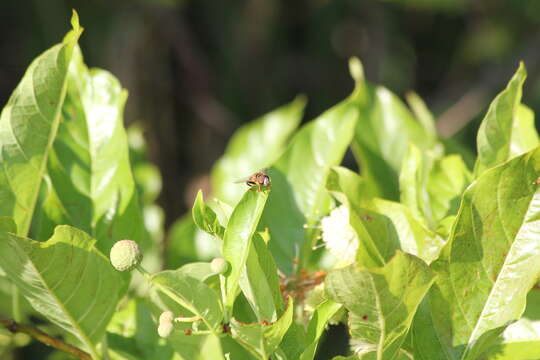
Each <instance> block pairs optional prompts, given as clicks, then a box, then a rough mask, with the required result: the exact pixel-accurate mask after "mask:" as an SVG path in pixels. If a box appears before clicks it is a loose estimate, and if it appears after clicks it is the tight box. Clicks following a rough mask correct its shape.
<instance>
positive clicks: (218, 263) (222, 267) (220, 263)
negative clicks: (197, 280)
mask: <svg viewBox="0 0 540 360" xmlns="http://www.w3.org/2000/svg"><path fill="white" fill-rule="evenodd" d="M210 269H212V271H213V272H215V273H216V274H225V273H226V272H227V270H229V263H228V262H227V260H225V259H223V258H215V259H214V260H212V262H211V263H210Z"/></svg>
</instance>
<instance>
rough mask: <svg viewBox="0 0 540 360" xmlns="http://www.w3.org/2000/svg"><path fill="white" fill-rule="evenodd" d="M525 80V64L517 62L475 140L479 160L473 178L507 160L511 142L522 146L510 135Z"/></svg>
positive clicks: (490, 106) (516, 138)
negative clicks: (514, 71) (517, 64)
mask: <svg viewBox="0 0 540 360" xmlns="http://www.w3.org/2000/svg"><path fill="white" fill-rule="evenodd" d="M526 77H527V72H526V70H525V65H523V63H520V64H519V68H518V69H517V71H516V73H515V74H514V76H513V77H512V79H510V82H509V83H508V85H507V87H506V89H504V90H503V91H502V92H501V93H499V95H497V97H495V99H494V100H493V102H492V103H491V104H490V105H489V109H488V111H487V113H486V116H485V117H484V119H483V120H482V124H481V125H480V129H479V130H478V136H477V140H476V141H477V150H478V158H477V160H476V164H475V168H474V174H475V176H476V177H478V176H479V175H481V174H482V172H484V171H485V170H486V169H489V168H491V167H494V166H496V165H498V164H500V163H502V162H504V161H507V160H508V159H510V158H511V156H512V151H511V148H512V142H513V140H514V141H517V143H518V144H520V143H522V140H521V139H519V137H516V136H513V135H512V132H513V128H514V122H515V120H514V119H515V118H516V117H517V113H518V108H519V104H520V102H521V95H522V88H523V83H524V82H525V78H526ZM522 115H523V114H522ZM518 123H519V125H517V126H520V125H524V124H523V123H526V120H522V121H518Z"/></svg>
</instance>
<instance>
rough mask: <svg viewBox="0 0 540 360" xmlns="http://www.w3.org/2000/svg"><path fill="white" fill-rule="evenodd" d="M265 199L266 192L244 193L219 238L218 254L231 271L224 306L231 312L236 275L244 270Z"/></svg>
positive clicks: (237, 276)
mask: <svg viewBox="0 0 540 360" xmlns="http://www.w3.org/2000/svg"><path fill="white" fill-rule="evenodd" d="M267 198H268V192H267V191H256V188H252V189H250V190H248V191H246V193H245V194H244V196H243V197H242V199H241V200H240V202H239V203H238V204H237V205H236V207H235V208H234V210H233V213H232V214H231V218H230V219H229V223H228V224H227V229H226V230H225V235H224V236H223V247H222V253H223V257H224V258H225V260H227V261H228V262H229V265H230V266H231V269H230V270H229V272H228V273H227V303H226V304H225V306H226V308H227V309H228V310H229V311H231V310H232V307H233V305H234V300H235V298H236V295H237V291H238V286H239V281H240V275H241V274H242V272H243V271H244V267H245V265H246V261H247V258H248V254H249V253H250V248H251V246H252V244H251V243H252V237H253V235H254V234H255V232H256V230H257V225H258V224H259V219H260V218H261V214H262V212H263V209H264V206H265V204H266V199H267Z"/></svg>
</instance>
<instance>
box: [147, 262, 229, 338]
mask: <svg viewBox="0 0 540 360" xmlns="http://www.w3.org/2000/svg"><path fill="white" fill-rule="evenodd" d="M151 282H152V283H153V284H154V285H156V286H157V288H158V290H160V291H161V292H163V293H164V294H165V295H167V296H168V297H170V298H171V299H173V300H174V301H175V302H177V303H178V304H180V305H181V306H183V307H184V308H186V309H187V310H189V311H190V312H192V313H193V315H195V316H200V318H201V320H202V322H203V323H204V324H205V325H206V327H207V330H210V331H212V332H214V333H217V331H218V329H219V328H220V326H221V321H222V320H223V309H222V306H221V302H220V301H219V295H218V294H217V293H216V292H215V291H214V290H212V289H211V288H210V287H209V286H208V285H206V284H205V283H204V282H202V281H201V280H198V279H196V278H194V277H192V276H190V275H188V274H186V273H185V271H184V270H182V268H180V269H178V270H174V271H173V270H166V271H162V272H160V273H157V274H155V275H153V276H152V277H151Z"/></svg>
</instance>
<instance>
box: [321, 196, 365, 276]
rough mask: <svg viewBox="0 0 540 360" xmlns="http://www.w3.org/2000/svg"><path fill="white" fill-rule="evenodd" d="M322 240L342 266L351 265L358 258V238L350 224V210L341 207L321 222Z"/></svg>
mask: <svg viewBox="0 0 540 360" xmlns="http://www.w3.org/2000/svg"><path fill="white" fill-rule="evenodd" d="M321 227H322V239H323V241H324V243H325V246H326V248H327V249H328V251H329V252H330V253H331V254H332V255H333V256H334V257H336V258H337V259H338V264H339V265H341V266H344V265H349V264H351V263H353V262H354V260H355V258H356V251H357V250H358V237H357V236H356V232H355V231H354V229H353V228H352V227H351V225H350V224H349V209H348V208H347V207H346V206H344V205H341V206H339V207H337V208H335V209H334V210H332V211H331V212H330V214H329V215H328V216H325V217H324V218H322V220H321Z"/></svg>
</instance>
